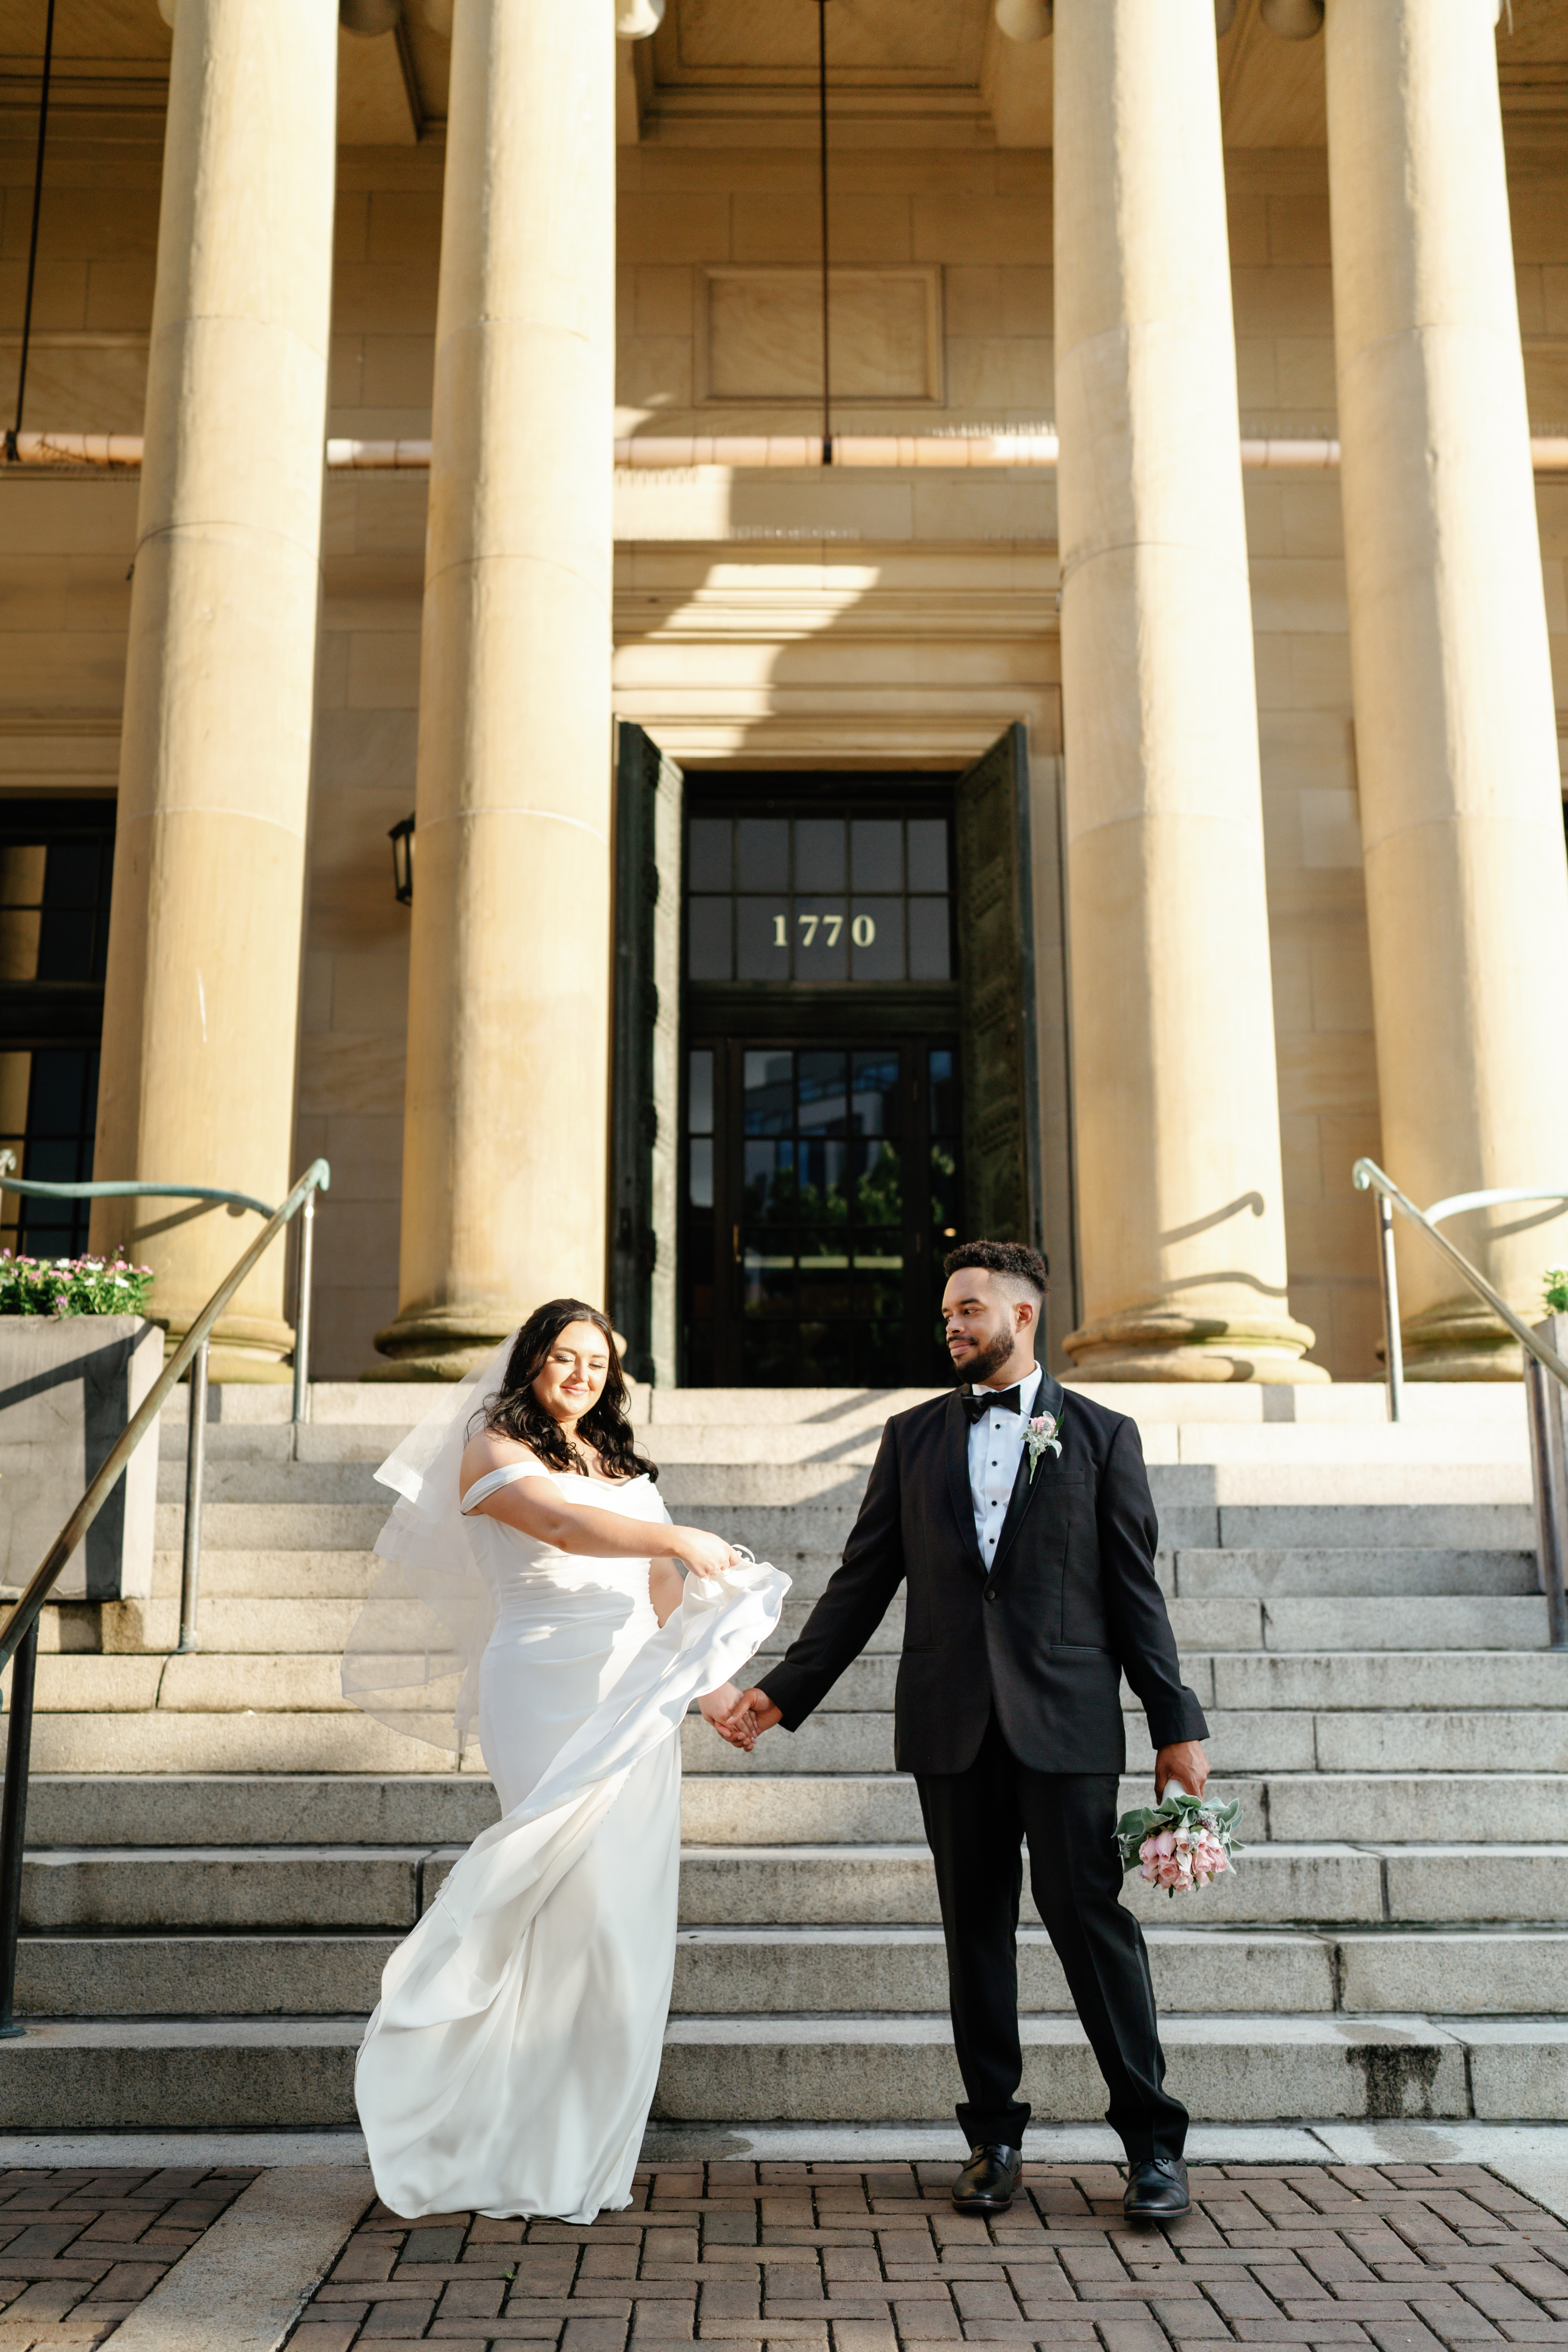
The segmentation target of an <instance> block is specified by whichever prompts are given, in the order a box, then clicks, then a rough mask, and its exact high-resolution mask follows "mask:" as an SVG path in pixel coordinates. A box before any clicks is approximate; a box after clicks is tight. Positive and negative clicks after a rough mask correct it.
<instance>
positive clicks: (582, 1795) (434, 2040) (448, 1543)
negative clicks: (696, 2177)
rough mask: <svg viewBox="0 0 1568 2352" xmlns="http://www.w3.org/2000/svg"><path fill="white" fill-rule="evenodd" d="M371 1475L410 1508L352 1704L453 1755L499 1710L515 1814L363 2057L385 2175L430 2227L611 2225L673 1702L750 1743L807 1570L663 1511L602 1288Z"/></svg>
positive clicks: (504, 1811)
mask: <svg viewBox="0 0 1568 2352" xmlns="http://www.w3.org/2000/svg"><path fill="white" fill-rule="evenodd" d="M376 1475H377V1477H378V1478H379V1479H381V1480H383V1481H384V1483H385V1484H386V1485H387V1486H392V1487H394V1488H395V1490H396V1491H397V1493H398V1496H399V1500H398V1501H397V1503H396V1504H395V1507H394V1510H393V1515H392V1517H391V1518H390V1519H389V1520H388V1522H387V1525H386V1527H385V1528H384V1530H383V1532H382V1535H381V1537H380V1538H379V1539H378V1541H377V1545H376V1549H377V1551H378V1552H380V1553H381V1554H382V1555H383V1556H384V1559H386V1561H387V1563H388V1565H387V1566H386V1567H385V1568H384V1570H382V1572H381V1574H380V1575H379V1577H378V1578H377V1580H376V1583H375V1586H374V1589H373V1591H372V1593H371V1596H370V1599H369V1601H367V1603H366V1605H365V1608H364V1611H363V1613H362V1615H361V1617H360V1620H359V1622H358V1623H357V1624H356V1626H355V1628H354V1631H353V1634H352V1635H351V1636H350V1640H349V1645H348V1648H347V1650H346V1651H345V1653H344V1657H343V1691H344V1695H345V1696H347V1697H349V1698H351V1699H353V1701H354V1702H355V1703H356V1704H357V1705H359V1706H363V1707H365V1708H366V1709H367V1711H368V1712H370V1713H372V1714H374V1715H376V1716H378V1717H380V1718H381V1719H382V1720H383V1721H384V1722H387V1723H390V1724H392V1725H394V1726H395V1727H397V1728H398V1729H400V1730H403V1731H405V1732H408V1731H413V1732H414V1733H416V1736H418V1737H423V1738H434V1739H435V1740H437V1743H438V1744H441V1745H444V1746H447V1747H448V1748H455V1749H456V1750H457V1751H458V1754H460V1753H461V1750H462V1747H463V1745H464V1742H465V1740H466V1738H467V1737H468V1731H469V1728H470V1727H471V1726H472V1725H473V1723H474V1722H475V1720H476V1718H477V1722H478V1727H479V1739H480V1743H481V1746H482V1748H483V1751H484V1760H485V1764H486V1767H487V1769H489V1773H490V1775H491V1777H492V1778H493V1780H494V1781H495V1784H496V1790H497V1793H498V1795H499V1797H500V1807H501V1815H502V1818H501V1819H500V1821H499V1822H496V1823H495V1824H494V1825H493V1826H492V1827H491V1828H489V1829H488V1830H486V1831H484V1832H482V1833H481V1835H480V1836H479V1837H478V1838H476V1839H475V1841H474V1843H473V1844H472V1845H471V1846H470V1847H469V1849H468V1853H466V1854H465V1855H464V1856H463V1858H462V1860H461V1861H460V1862H459V1863H458V1865H457V1867H456V1869H455V1870H454V1871H453V1873H452V1874H451V1876H450V1877H449V1878H448V1879H447V1883H446V1885H445V1886H444V1887H443V1888H442V1890H441V1893H440V1894H439V1895H437V1898H436V1901H435V1903H434V1904H433V1905H432V1906H431V1908H430V1909H429V1910H428V1911H426V1914H425V1916H424V1917H423V1918H422V1919H421V1921H420V1922H419V1925H418V1926H417V1927H416V1928H415V1930H414V1932H413V1934H412V1935H411V1936H409V1937H408V1938H407V1940H406V1941H405V1943H403V1944H402V1945H400V1946H399V1948H398V1949H397V1950H396V1951H395V1953H394V1954H393V1956H392V1958H391V1959H390V1960H389V1961H388V1963H387V1965H386V1969H385V1971H384V1975H383V1978H382V1997H381V2001H380V2004H379V2006H378V2007H377V2009H376V2011H375V2013H374V2016H373V2017H372V2018H371V2021H370V2023H369V2025H368V2026H367V2027H366V2029H365V2037H364V2042H363V2046H362V2048H361V2050H360V2053H359V2060H358V2065H357V2069H356V2074H355V2097H356V2100H357V2103H358V2106H359V2112H360V2119H361V2122H362V2124H363V2127H364V2135H365V2139H366V2142H367V2144H368V2147H369V2150H370V2160H371V2167H372V2170H373V2172H374V2177H375V2185H376V2189H377V2192H378V2193H379V2195H380V2196H381V2198H382V2200H383V2201H384V2203H385V2204H386V2205H387V2206H389V2207H390V2208H391V2209H392V2210H393V2211H394V2212H396V2213H402V2214H407V2215H410V2216H417V2215H420V2214H424V2213H443V2212H453V2211H459V2210H473V2209H477V2210H479V2211H481V2212H483V2213H486V2214H489V2215H490V2216H492V2217H498V2218H505V2217H510V2216H514V2215H521V2214H552V2215H555V2216H559V2217H560V2218H561V2219H563V2220H564V2221H592V2220H593V2218H594V2216H595V2213H597V2212H599V2211H600V2210H603V2209H605V2208H610V2209H617V2208H620V2207H624V2206H626V2205H627V2204H629V2203H630V2201H631V2186H632V2173H633V2169H634V2167H635V2166H636V2163H637V2154H638V2150H639V2147H640V2146H641V2141H642V2136H643V2128H644V2126H645V2124H646V2122H647V2113H648V2108H649V2105H651V2103H652V2099H653V2094H654V2086H655V2083H656V2081H657V2079H658V2063H659V2055H660V2049H661V2043H662V2037H663V2032H664V2023H665V2018H666V2015H667V2012H668V2007H669V1992H670V1982H671V1978H672V1974H673V1971H674V1965H675V1927H676V1909H677V1899H678V1895H679V1864H680V1755H679V1737H678V1735H679V1727H680V1721H681V1717H683V1716H684V1714H685V1713H686V1711H687V1708H688V1706H689V1704H690V1701H691V1699H692V1698H693V1697H694V1696H695V1697H699V1698H700V1705H701V1708H702V1712H703V1714H704V1715H705V1716H707V1717H708V1718H709V1720H710V1722H713V1723H714V1724H715V1726H716V1727H717V1726H718V1724H719V1723H720V1721H721V1718H729V1719H728V1720H726V1721H725V1722H724V1736H725V1737H727V1738H731V1739H733V1740H734V1742H735V1744H736V1745H739V1746H742V1747H747V1748H749V1747H750V1746H751V1745H752V1738H754V1732H753V1731H752V1727H751V1726H750V1725H749V1723H748V1721H747V1719H746V1717H745V1716H744V1714H743V1713H742V1712H740V1710H741V1694H740V1692H739V1691H738V1690H737V1689H736V1687H735V1685H734V1684H733V1682H732V1681H731V1675H733V1673H734V1672H735V1671H736V1670H737V1669H738V1668H739V1667H741V1666H742V1665H743V1664H745V1662H746V1661H747V1659H749V1658H750V1657H751V1656H752V1654H753V1653H754V1652H755V1650H756V1649H757V1648H758V1647H759V1646H760V1644H761V1643H762V1642H763V1638H764V1637H765V1635H766V1634H767V1633H769V1632H770V1631H771V1630H772V1628H773V1625H774V1624H775V1623H776V1622H777V1620H778V1615H779V1611H780V1608H781V1606H782V1604H783V1600H784V1592H785V1591H786V1590H787V1587H788V1579H787V1578H786V1577H784V1576H782V1575H781V1574H780V1573H779V1572H778V1571H777V1570H774V1569H772V1568H765V1567H758V1566H756V1565H754V1564H752V1562H750V1561H749V1560H747V1559H743V1558H742V1555H741V1554H739V1553H738V1552H737V1551H736V1550H735V1549H733V1547H732V1546H731V1545H730V1544H728V1543H726V1542H725V1541H724V1540H723V1538H721V1537H718V1536H712V1535H708V1534H706V1533H704V1532H703V1531H702V1529H700V1528H686V1527H676V1526H672V1525H671V1523H670V1519H669V1515H668V1511H667V1510H666V1509H665V1507H664V1505H663V1502H662V1501H661V1499H660V1497H659V1494H658V1488H657V1486H655V1484H654V1479H655V1476H656V1475H657V1473H656V1472H655V1470H654V1467H653V1465H652V1464H651V1463H649V1462H647V1461H645V1460H644V1458H643V1457H642V1455H641V1454H638V1453H637V1451H636V1448H635V1445H634V1443H633V1435H632V1430H631V1426H630V1424H629V1423H628V1421H627V1418H626V1385H625V1382H624V1381H623V1379H622V1376H621V1369H620V1363H619V1360H618V1358H617V1355H616V1348H615V1344H614V1341H613V1339H612V1337H611V1332H610V1326H609V1324H608V1323H607V1322H606V1320H605V1317H604V1316H603V1315H601V1314H600V1313H599V1312H598V1310H597V1309H596V1308H595V1307H586V1306H584V1304H583V1302H582V1301H581V1300H580V1299H574V1298H558V1299H555V1300H552V1302H551V1304H550V1305H549V1306H546V1307H540V1308H539V1309H538V1310H537V1311H536V1312H535V1313H534V1314H533V1315H531V1317H530V1318H529V1319H528V1321H527V1322H526V1323H525V1324H524V1325H523V1326H522V1328H521V1330H520V1331H518V1332H517V1333H516V1334H515V1335H514V1337H513V1338H512V1339H510V1340H509V1341H507V1343H506V1344H505V1346H504V1347H503V1348H502V1349H500V1351H499V1352H498V1353H497V1355H496V1356H494V1357H493V1358H492V1359H491V1360H490V1362H489V1364H487V1365H485V1366H483V1367H481V1369H480V1370H479V1373H478V1374H477V1375H475V1376H473V1377H472V1378H470V1379H469V1380H468V1381H465V1382H463V1383H462V1385H461V1386H460V1387H459V1388H458V1391H456V1393H455V1394H453V1393H450V1392H449V1393H448V1394H447V1396H446V1397H445V1398H444V1399H443V1401H442V1402H441V1403H440V1404H439V1405H438V1406H437V1408H436V1410H435V1411H434V1412H431V1413H429V1414H427V1415H426V1418H425V1420H424V1421H423V1422H421V1423H420V1424H419V1426H418V1428H417V1429H416V1430H415V1431H414V1433H412V1435H411V1436H410V1437H409V1438H407V1439H405V1442H404V1444H402V1445H400V1446H399V1447H398V1448H397V1449H396V1451H395V1453H394V1454H391V1455H390V1456H389V1458H388V1459H387V1461H386V1462H384V1464H383V1465H382V1466H381V1468H380V1470H378V1471H377V1473H376ZM682 1564H684V1566H685V1568H686V1570H688V1571H689V1572H688V1574H687V1575H686V1577H685V1579H684V1580H683V1579H682V1574H681V1569H682ZM443 1696H445V1698H446V1700H447V1705H448V1706H449V1707H450V1710H451V1713H450V1720H449V1722H447V1721H443V1720H440V1719H438V1718H437V1717H434V1716H433V1714H432V1712H431V1709H432V1706H433V1703H434V1704H436V1705H438V1704H439V1701H440V1699H441V1698H442V1697H443Z"/></svg>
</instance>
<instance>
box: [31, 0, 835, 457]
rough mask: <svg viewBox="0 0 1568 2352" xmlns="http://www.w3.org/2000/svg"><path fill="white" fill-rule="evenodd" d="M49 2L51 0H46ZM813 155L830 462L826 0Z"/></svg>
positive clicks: (823, 1) (820, 4) (819, 22)
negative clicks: (818, 193) (818, 208)
mask: <svg viewBox="0 0 1568 2352" xmlns="http://www.w3.org/2000/svg"><path fill="white" fill-rule="evenodd" d="M50 5H51V6H52V5H53V0H50ZM816 156H817V178H818V183H819V186H820V191H821V197H822V462H823V464H824V465H825V466H831V465H832V463H833V420H832V414H831V407H830V400H829V386H830V383H831V381H832V377H831V372H830V370H829V367H828V341H827V0H816Z"/></svg>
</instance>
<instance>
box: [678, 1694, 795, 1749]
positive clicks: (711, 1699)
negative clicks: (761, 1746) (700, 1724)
mask: <svg viewBox="0 0 1568 2352" xmlns="http://www.w3.org/2000/svg"><path fill="white" fill-rule="evenodd" d="M761 1696H762V1694H761V1692H760V1691H738V1690H737V1689H736V1688H735V1685H734V1684H733V1683H721V1684H720V1685H719V1687H718V1689H717V1690H712V1691H710V1692H709V1693H708V1696H706V1698H700V1699H699V1700H698V1702H697V1704H698V1706H700V1708H701V1710H702V1714H703V1717H704V1719H705V1720H706V1721H707V1722H709V1723H710V1724H711V1725H712V1727H713V1728H714V1730H715V1731H716V1732H717V1733H718V1734H719V1737H720V1738H721V1739H727V1740H728V1741H729V1743H730V1745H731V1748H743V1749H744V1751H745V1753H746V1754H747V1755H748V1756H749V1755H750V1754H751V1752H752V1748H754V1747H755V1746H756V1744H757V1733H758V1730H759V1729H760V1728H761V1726H759V1724H758V1723H757V1720H756V1717H755V1716H754V1714H753V1713H752V1708H751V1707H750V1706H748V1705H747V1704H746V1702H747V1700H748V1699H754V1698H760V1697H761ZM775 1720H776V1710H775Z"/></svg>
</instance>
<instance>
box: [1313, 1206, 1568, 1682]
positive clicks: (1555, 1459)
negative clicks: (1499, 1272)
mask: <svg viewBox="0 0 1568 2352" xmlns="http://www.w3.org/2000/svg"><path fill="white" fill-rule="evenodd" d="M1351 1181H1352V1183H1353V1184H1354V1186H1355V1188H1356V1191H1357V1192H1375V1194H1376V1195H1377V1214H1378V1234H1379V1240H1380V1243H1381V1250H1380V1272H1381V1275H1382V1281H1383V1323H1384V1339H1385V1345H1386V1348H1387V1357H1386V1361H1387V1365H1388V1417H1389V1419H1390V1421H1398V1420H1400V1419H1401V1418H1402V1413H1403V1404H1404V1389H1405V1366H1404V1355H1403V1352H1402V1343H1401V1337H1400V1328H1399V1281H1398V1276H1397V1274H1396V1272H1395V1270H1394V1215H1393V1213H1394V1210H1395V1209H1397V1210H1398V1211H1399V1213H1400V1214H1401V1215H1402V1216H1404V1217H1407V1218H1408V1219H1409V1220H1410V1223H1412V1224H1413V1225H1418V1226H1419V1227H1420V1229H1421V1231H1422V1232H1423V1233H1424V1234H1426V1236H1427V1238H1428V1240H1430V1241H1432V1242H1434V1243H1436V1246H1437V1247H1438V1249H1440V1250H1441V1251H1442V1253H1443V1255H1444V1256H1445V1257H1446V1258H1447V1260H1448V1261H1449V1263H1450V1265H1454V1266H1456V1267H1457V1268H1458V1271H1459V1273H1460V1274H1462V1275H1463V1276H1464V1278H1465V1280H1466V1281H1467V1282H1468V1284H1469V1286H1470V1287H1471V1289H1472V1290H1473V1291H1475V1292H1476V1294H1477V1296H1478V1297H1481V1298H1484V1299H1485V1301H1486V1303H1487V1305H1488V1306H1489V1307H1490V1308H1491V1310H1492V1312H1493V1314H1494V1315H1496V1316H1497V1317H1498V1318H1499V1319H1500V1321H1501V1322H1503V1323H1504V1324H1506V1325H1507V1327H1508V1328H1509V1329H1510V1331H1511V1332H1512V1333H1513V1335H1514V1338H1515V1339H1517V1340H1518V1341H1519V1343H1520V1346H1521V1348H1522V1349H1524V1391H1525V1400H1526V1403H1527V1405H1528V1408H1529V1424H1530V1466H1531V1486H1532V1487H1533V1490H1534V1497H1535V1528H1536V1556H1537V1559H1538V1561H1539V1564H1540V1570H1541V1585H1542V1591H1543V1592H1544V1593H1545V1595H1546V1612H1547V1618H1548V1622H1549V1629H1550V1630H1549V1639H1550V1642H1551V1645H1552V1649H1554V1650H1568V1436H1565V1433H1564V1429H1563V1397H1562V1396H1561V1395H1560V1396H1559V1397H1557V1398H1556V1399H1555V1400H1554V1399H1553V1398H1552V1394H1551V1392H1550V1391H1549V1390H1548V1388H1547V1386H1546V1378H1545V1376H1546V1374H1547V1373H1548V1372H1550V1373H1551V1374H1552V1378H1553V1380H1555V1381H1557V1382H1558V1385H1559V1388H1560V1389H1561V1390H1563V1391H1568V1362H1565V1361H1564V1360H1563V1357H1561V1356H1560V1355H1559V1354H1558V1352H1557V1350H1556V1349H1555V1348H1553V1347H1552V1346H1551V1345H1550V1344H1549V1343H1548V1342H1547V1341H1546V1340H1544V1339H1542V1338H1541V1337H1540V1335H1539V1334H1538V1333H1537V1332H1534V1331H1532V1330H1531V1328H1530V1326H1529V1325H1528V1324H1527V1323H1526V1322H1525V1321H1524V1320H1523V1318H1521V1317H1520V1316H1518V1315H1516V1314H1515V1313H1514V1310H1513V1308H1512V1307H1510V1305H1509V1303H1508V1301H1507V1299H1506V1298H1504V1297H1501V1296H1500V1293H1499V1292H1498V1291H1496V1290H1494V1289H1493V1288H1492V1286H1491V1284H1490V1283H1489V1281H1488V1280H1487V1278H1486V1276H1485V1275H1484V1274H1483V1273H1482V1272H1481V1270H1480V1268H1479V1266H1477V1265H1471V1264H1470V1261H1469V1259H1468V1257H1467V1256H1466V1255H1465V1254H1464V1252H1463V1250H1458V1249H1456V1248H1455V1246H1454V1244H1453V1243H1452V1242H1451V1241H1450V1240H1449V1239H1448V1237H1447V1234H1440V1233H1439V1232H1438V1231H1437V1222H1438V1220H1439V1218H1443V1217H1457V1216H1459V1215H1462V1214H1463V1213H1464V1212H1465V1211H1466V1210H1467V1209H1492V1208H1503V1207H1506V1206H1508V1205H1510V1203H1513V1202H1524V1201H1561V1202H1564V1203H1565V1204H1568V1185H1563V1184H1546V1185H1541V1186H1535V1185H1519V1184H1513V1185H1508V1186H1505V1187H1503V1188H1501V1189H1500V1190H1497V1191H1493V1192H1455V1193H1453V1194H1451V1195H1450V1196H1449V1198H1448V1199H1447V1200H1446V1201H1438V1202H1435V1203H1434V1204H1433V1206H1432V1207H1431V1208H1430V1209H1426V1210H1422V1209H1418V1208H1417V1207H1416V1206H1415V1202H1414V1201H1410V1200H1407V1199H1406V1198H1405V1194H1404V1193H1403V1192H1401V1191H1400V1189H1399V1187H1398V1185H1397V1184H1396V1183H1395V1182H1394V1179H1393V1177H1392V1176H1389V1175H1386V1174H1385V1173H1384V1171H1383V1170H1382V1169H1381V1168H1380V1167H1379V1166H1378V1164H1377V1162H1376V1160H1357V1161H1356V1163H1355V1166H1354V1167H1353V1168H1352V1170H1351Z"/></svg>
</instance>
